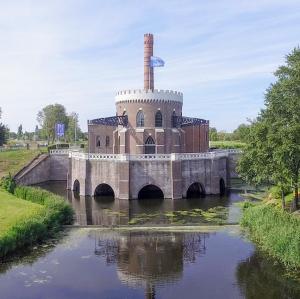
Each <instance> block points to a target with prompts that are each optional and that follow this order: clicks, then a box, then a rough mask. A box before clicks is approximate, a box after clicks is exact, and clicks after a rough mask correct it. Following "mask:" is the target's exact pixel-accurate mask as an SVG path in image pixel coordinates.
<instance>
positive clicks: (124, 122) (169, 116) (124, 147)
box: [88, 34, 209, 154]
mask: <svg viewBox="0 0 300 299" xmlns="http://www.w3.org/2000/svg"><path fill="white" fill-rule="evenodd" d="M151 56H153V35H152V34H145V35H144V89H135V90H123V91H119V92H117V94H116V97H115V105H116V116H112V117H105V118H99V119H94V120H90V121H88V132H89V152H90V153H102V154H171V153H200V152H206V151H208V145H209V141H208V132H209V122H208V121H207V120H204V119H199V118H191V117H184V116H182V105H183V94H182V93H181V92H178V91H171V90H157V89H154V70H153V67H150V57H151Z"/></svg>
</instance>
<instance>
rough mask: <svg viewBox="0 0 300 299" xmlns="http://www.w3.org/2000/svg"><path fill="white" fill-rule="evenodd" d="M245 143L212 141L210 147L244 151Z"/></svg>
mask: <svg viewBox="0 0 300 299" xmlns="http://www.w3.org/2000/svg"><path fill="white" fill-rule="evenodd" d="M245 145H246V144H245V143H244V142H241V141H210V142H209V147H213V148H219V149H239V148H240V149H242V148H244V147H245Z"/></svg>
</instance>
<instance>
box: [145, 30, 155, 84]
mask: <svg viewBox="0 0 300 299" xmlns="http://www.w3.org/2000/svg"><path fill="white" fill-rule="evenodd" d="M151 56H153V34H151V33H146V34H144V89H152V90H153V89H154V73H153V68H152V67H150V57H151Z"/></svg>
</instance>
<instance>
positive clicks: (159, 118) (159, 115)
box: [155, 111, 162, 128]
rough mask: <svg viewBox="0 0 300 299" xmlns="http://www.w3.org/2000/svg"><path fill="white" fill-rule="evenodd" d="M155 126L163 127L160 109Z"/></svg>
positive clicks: (156, 115)
mask: <svg viewBox="0 0 300 299" xmlns="http://www.w3.org/2000/svg"><path fill="white" fill-rule="evenodd" d="M155 127H156V128H161V127H162V114H161V112H160V111H157V112H156V114H155Z"/></svg>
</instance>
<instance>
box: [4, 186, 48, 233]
mask: <svg viewBox="0 0 300 299" xmlns="http://www.w3.org/2000/svg"><path fill="white" fill-rule="evenodd" d="M42 209H43V206H41V205H39V204H35V203H32V202H29V201H26V200H20V199H19V198H16V197H15V196H13V195H11V194H9V193H7V192H5V191H1V190H0V238H1V236H2V235H3V234H5V232H6V231H8V230H9V229H11V228H12V227H13V226H14V225H15V224H16V223H17V222H18V221H22V220H23V219H25V218H30V217H34V215H36V214H37V213H39V212H41V211H42Z"/></svg>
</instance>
